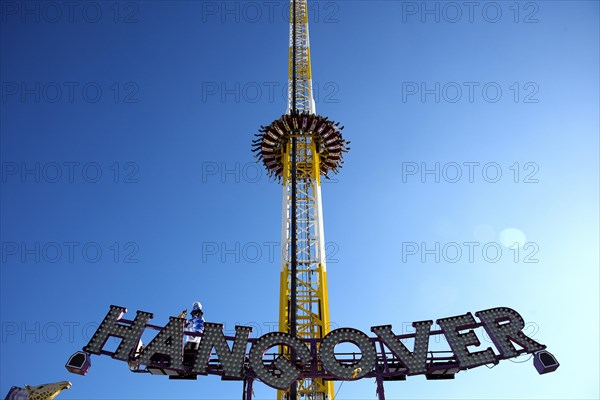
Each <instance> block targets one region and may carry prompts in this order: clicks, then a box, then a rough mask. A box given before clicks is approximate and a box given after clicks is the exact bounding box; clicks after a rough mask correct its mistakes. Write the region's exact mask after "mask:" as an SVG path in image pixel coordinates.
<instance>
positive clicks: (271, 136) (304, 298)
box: [253, 0, 349, 400]
mask: <svg viewBox="0 0 600 400" xmlns="http://www.w3.org/2000/svg"><path fill="white" fill-rule="evenodd" d="M290 3H291V4H290V48H289V85H288V109H287V112H286V114H285V115H283V116H281V118H279V119H277V120H275V121H274V122H272V123H271V124H270V125H268V126H263V127H261V130H260V133H259V134H257V135H256V136H257V139H256V140H254V142H253V143H254V149H253V151H254V152H255V153H256V157H257V158H258V159H259V160H261V161H262V162H263V164H264V166H265V167H266V169H267V171H268V172H269V174H270V175H272V176H275V177H277V178H278V180H279V181H280V182H281V183H282V184H283V218H282V219H283V226H282V259H281V277H280V279H281V281H280V300H279V330H280V331H281V332H289V333H291V334H292V335H296V336H298V337H299V338H303V339H322V338H323V337H324V336H325V335H326V334H327V333H328V332H329V331H330V321H329V301H328V291H327V269H326V265H325V238H324V233H323V206H322V203H321V178H322V177H325V178H327V176H328V175H329V174H330V173H337V171H338V169H339V168H341V164H342V162H343V161H342V157H343V154H344V153H345V152H347V151H348V147H347V145H348V143H349V142H346V141H345V140H344V139H343V138H342V135H341V130H342V129H343V127H339V123H337V124H336V123H334V122H333V121H331V120H329V119H328V118H325V117H322V116H319V115H316V107H315V101H314V98H313V88H312V72H311V57H310V40H309V33H308V5H307V2H306V0H292V1H291V2H290ZM286 356H287V357H290V358H294V357H295V355H294V354H290V353H289V352H286ZM333 396H334V393H333V382H331V381H324V380H323V379H302V380H299V381H298V382H297V384H295V385H292V387H291V388H290V390H289V391H279V392H278V395H277V397H278V399H293V400H295V399H296V398H299V397H301V398H304V399H310V400H332V399H333Z"/></svg>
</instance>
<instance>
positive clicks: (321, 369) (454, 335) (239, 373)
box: [83, 306, 546, 390]
mask: <svg viewBox="0 0 600 400" xmlns="http://www.w3.org/2000/svg"><path fill="white" fill-rule="evenodd" d="M126 312H127V310H126V309H125V308H124V307H118V306H111V307H110V311H109V312H108V314H107V315H106V317H105V318H104V320H103V321H102V323H101V324H100V326H99V327H98V330H97V331H96V332H95V333H94V335H93V337H92V338H91V340H90V341H89V343H88V344H87V345H86V346H85V347H84V348H83V351H84V352H86V353H87V354H98V355H99V354H104V355H109V356H111V357H112V358H114V359H117V360H122V361H126V362H128V363H129V364H130V366H131V365H135V366H136V368H137V370H138V371H140V372H152V371H161V372H162V374H164V375H171V376H177V375H182V376H196V375H208V374H215V375H220V376H221V378H222V379H228V380H232V379H233V380H236V379H239V380H242V379H259V380H260V381H262V382H264V383H265V384H267V385H269V386H271V387H273V388H277V389H284V390H285V389H287V388H289V387H290V385H292V384H293V383H294V382H295V381H296V380H298V379H302V378H323V379H330V380H356V379H361V378H365V377H376V376H380V375H381V374H384V375H387V376H388V377H389V376H400V375H403V376H410V375H420V374H431V373H435V370H436V368H439V364H440V363H436V362H434V361H435V360H434V359H432V357H431V356H430V354H431V352H430V349H429V343H430V339H431V337H432V336H435V335H443V337H444V338H445V339H446V342H447V343H448V345H449V347H450V348H449V349H448V351H447V352H448V353H449V354H450V356H449V357H445V358H444V359H445V360H446V361H445V362H444V363H443V365H444V368H450V369H452V370H455V371H460V370H465V369H469V368H474V367H477V366H481V365H486V364H497V363H498V362H499V361H500V360H504V359H508V358H512V357H516V356H519V355H521V354H525V353H529V354H533V353H537V352H540V351H542V350H544V349H545V348H546V346H544V345H542V344H540V343H538V342H537V341H535V340H533V339H532V338H530V337H528V336H527V335H526V334H525V333H524V332H523V329H524V328H525V322H524V320H523V318H522V317H521V315H519V313H517V312H516V311H515V310H513V309H510V308H506V307H500V308H492V309H488V310H483V311H478V312H476V313H475V315H473V314H471V313H467V314H464V315H458V316H453V317H448V318H441V319H438V320H437V321H436V323H437V325H439V327H440V328H441V329H439V330H432V326H433V321H431V320H428V321H417V322H413V323H412V326H413V327H414V330H415V332H414V333H411V334H403V335H397V334H396V333H395V332H394V329H393V327H392V326H391V325H382V326H374V327H372V328H371V332H370V333H369V334H367V333H365V332H362V331H360V330H357V329H353V328H340V329H335V330H333V331H331V332H329V333H327V335H325V336H324V337H323V338H322V339H303V338H299V337H296V336H292V335H290V334H289V333H286V332H272V333H268V334H266V335H263V336H261V337H259V338H250V333H251V331H252V328H250V327H247V326H236V328H235V336H234V337H228V336H225V334H224V333H223V325H221V324H215V323H206V324H205V330H204V333H203V334H198V333H195V332H187V331H185V329H184V327H185V319H183V318H175V317H171V318H170V321H169V323H168V324H167V325H166V326H164V327H160V326H155V325H150V324H148V322H149V321H150V320H151V319H152V318H153V315H152V314H151V313H148V312H144V311H138V312H137V315H136V316H135V318H134V319H133V320H127V319H123V318H122V317H123V315H124V314H125V313H126ZM477 328H483V329H484V330H485V331H486V333H487V334H488V335H489V337H490V338H491V340H492V343H493V344H494V347H493V348H492V347H488V348H481V347H480V346H481V342H480V340H479V338H478V336H477V334H476V332H475V329H477ZM146 329H154V330H157V331H158V333H157V334H156V335H155V336H154V338H153V339H152V340H151V341H150V342H149V343H147V344H146V345H141V337H142V334H143V333H144V331H145V330H146ZM186 335H191V336H194V335H196V336H200V337H201V340H200V344H199V345H198V346H197V348H194V349H189V348H188V347H186V346H185V339H184V338H185V336H186ZM110 337H117V338H120V339H121V341H120V343H119V346H118V347H117V349H116V350H115V351H114V352H111V351H107V350H104V349H103V347H104V345H105V343H106V341H107V340H108V339H109V338H110ZM405 339H410V340H409V342H410V343H411V344H410V345H407V343H406V342H407V341H406V340H405ZM340 343H352V344H354V345H355V346H356V347H357V348H358V349H359V352H360V355H359V357H352V358H351V359H348V357H346V358H345V357H344V355H343V354H342V353H339V354H338V353H336V351H335V348H336V346H337V345H338V344H340ZM516 345H518V346H519V348H517V347H516ZM475 348H477V349H475ZM290 354H294V358H293V359H292V358H291V357H290ZM389 365H394V366H395V368H393V369H391V368H390V367H389Z"/></svg>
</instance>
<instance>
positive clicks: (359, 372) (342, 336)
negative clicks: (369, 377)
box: [319, 328, 377, 379]
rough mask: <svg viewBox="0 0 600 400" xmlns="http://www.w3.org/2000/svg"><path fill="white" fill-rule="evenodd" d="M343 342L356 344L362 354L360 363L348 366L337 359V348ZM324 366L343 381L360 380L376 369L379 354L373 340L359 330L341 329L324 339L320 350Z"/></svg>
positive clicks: (330, 333)
mask: <svg viewBox="0 0 600 400" xmlns="http://www.w3.org/2000/svg"><path fill="white" fill-rule="evenodd" d="M343 342H350V343H353V344H355V345H356V346H357V347H358V348H359V349H360V352H361V354H362V357H361V359H360V361H359V362H357V363H354V364H346V363H342V362H340V361H338V359H337V358H336V357H335V346H337V345H338V344H340V343H343ZM319 353H320V355H321V360H322V361H323V366H324V367H325V369H326V370H327V371H329V372H330V373H332V374H333V375H335V376H337V377H338V378H342V379H360V378H362V377H363V376H365V375H366V374H368V373H369V372H371V370H372V369H373V368H374V367H375V361H376V359H377V353H376V351H375V347H374V346H373V343H371V339H369V337H368V336H367V335H365V334H364V333H362V332H361V331H359V330H356V329H351V328H340V329H336V330H334V331H331V332H329V333H328V334H327V336H325V337H324V338H323V341H322V342H321V349H320V350H319Z"/></svg>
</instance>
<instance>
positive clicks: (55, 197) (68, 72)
mask: <svg viewBox="0 0 600 400" xmlns="http://www.w3.org/2000/svg"><path fill="white" fill-rule="evenodd" d="M74 4H75V5H73V6H68V5H66V4H64V3H63V2H56V3H45V2H35V1H33V2H28V5H27V9H23V7H24V3H22V2H14V1H3V2H2V3H0V6H1V7H2V8H1V9H0V11H1V12H2V14H1V16H0V18H1V20H0V22H1V27H0V34H1V38H0V44H1V60H0V67H1V71H0V73H1V76H0V78H1V82H2V93H1V95H2V98H1V99H0V101H1V103H0V104H1V107H2V111H1V114H0V118H1V120H0V127H1V142H0V143H1V147H2V148H1V156H2V191H1V201H2V209H1V215H0V216H1V224H2V225H1V227H2V231H1V233H2V238H1V241H2V267H1V269H0V276H1V305H0V309H1V321H2V338H1V342H0V344H1V351H0V354H1V355H0V370H1V372H0V396H4V395H5V393H6V392H7V391H8V389H9V388H10V386H12V385H23V384H25V383H27V384H31V385H37V384H40V383H45V382H51V381H56V380H65V379H66V380H70V381H72V382H73V385H74V386H73V387H72V388H71V389H70V390H69V391H67V392H65V393H63V395H62V396H61V397H60V398H64V399H78V400H86V399H87V400H91V399H234V398H239V397H240V396H241V387H240V385H239V384H238V383H231V382H220V381H219V380H218V379H216V378H214V377H203V378H200V379H199V380H198V381H195V382H173V381H167V380H166V379H161V378H159V377H152V376H145V375H144V376H139V375H133V374H131V373H129V372H128V370H127V366H126V364H124V363H121V362H117V361H114V360H111V359H110V358H107V357H95V358H94V359H93V360H92V361H93V366H92V369H91V370H90V373H89V374H88V376H86V377H80V376H75V375H72V374H69V373H68V372H67V371H66V370H65V369H64V364H65V362H66V360H67V358H68V357H69V355H70V354H72V353H73V352H74V351H76V350H78V349H80V348H81V347H82V346H84V345H85V344H86V343H87V341H88V339H89V335H91V333H92V332H93V331H94V328H95V326H96V325H95V324H98V323H99V322H100V321H101V320H102V318H103V317H104V315H105V314H106V312H107V311H108V307H109V305H111V304H116V305H122V306H126V307H127V308H128V309H129V311H130V312H135V310H145V311H150V312H153V313H154V314H155V319H154V320H153V322H154V323H157V324H164V323H165V322H166V321H167V320H168V317H169V316H170V315H175V314H177V313H179V312H180V311H181V310H182V309H184V308H189V307H191V303H192V302H193V301H194V300H200V301H201V302H202V303H203V304H204V308H205V317H206V318H207V320H209V321H213V322H222V323H225V324H226V327H227V328H228V329H232V328H233V326H234V325H235V324H236V323H237V324H252V325H253V326H255V327H257V329H256V331H257V333H258V334H261V333H266V332H267V331H268V330H269V327H270V326H272V324H273V323H274V322H276V321H277V306H278V278H279V257H278V255H277V252H278V249H277V248H273V245H272V244H273V243H276V242H278V241H279V240H280V235H281V233H280V229H281V188H280V187H279V186H278V185H277V184H275V183H272V182H269V181H268V179H266V177H265V176H264V173H263V174H262V175H261V176H258V177H257V176H256V173H257V171H258V170H257V169H256V166H255V165H254V164H253V161H254V160H253V158H252V157H251V155H252V154H251V152H250V147H251V146H250V141H251V140H252V135H253V133H255V132H256V129H257V128H258V127H259V126H260V125H264V124H265V123H269V122H270V121H272V120H273V119H275V118H276V117H278V116H279V115H281V114H282V113H283V112H284V111H285V107H286V100H285V96H284V95H283V91H284V90H285V85H286V79H287V77H286V71H287V45H288V25H287V21H286V19H285V18H284V17H283V15H282V10H284V9H285V8H286V7H287V5H286V2H282V3H268V2H234V1H228V2H211V1H206V2H200V1H176V2H167V1H132V2H120V3H117V6H116V7H115V5H114V3H113V2H104V1H102V2H96V3H94V2H92V3H89V2H84V1H82V2H74ZM515 4H516V5H515ZM313 7H314V9H315V10H316V11H315V12H314V13H313V14H312V17H311V41H312V55H313V72H314V79H315V85H316V87H318V90H319V93H318V94H319V95H318V98H317V109H318V112H319V113H321V114H323V115H327V116H330V117H331V118H332V119H334V120H336V121H338V120H339V121H342V122H343V124H344V125H345V126H346V129H345V131H344V133H345V135H346V137H347V138H348V139H349V140H351V141H352V145H351V147H352V150H351V152H350V153H349V155H348V156H347V158H346V164H345V168H344V169H343V170H342V173H341V175H340V176H339V177H337V178H336V181H334V182H329V183H326V184H324V185H323V199H324V200H323V205H324V212H325V235H326V240H327V242H328V246H327V248H328V250H329V253H330V256H329V264H328V271H329V283H330V287H329V294H330V308H331V316H332V321H333V323H334V324H335V326H339V327H342V326H350V327H355V328H359V329H362V330H364V331H367V332H368V328H369V327H370V326H374V325H381V324H392V325H393V326H394V329H395V330H397V331H403V330H405V329H406V327H405V325H406V323H408V322H411V321H418V320H424V319H434V320H435V319H436V318H442V317H446V316H452V315H459V314H463V313H465V312H467V311H471V312H475V311H478V310H482V309H485V308H490V307H496V306H508V307H512V308H514V309H516V310H518V311H519V312H520V313H521V314H522V315H523V317H524V318H525V320H526V321H527V323H528V327H527V329H528V333H530V334H531V335H532V336H533V337H534V338H535V339H537V340H539V341H540V342H542V343H544V344H546V345H547V346H548V349H549V350H550V351H551V352H552V353H554V354H555V355H556V356H557V358H558V359H559V361H560V362H561V367H560V368H559V369H558V371H557V372H556V373H554V374H549V375H545V376H539V375H538V374H537V372H536V371H535V369H534V368H533V366H532V365H531V361H527V362H524V363H513V362H511V361H504V362H502V363H500V365H498V366H497V367H495V368H493V369H491V370H490V369H487V368H485V367H482V368H478V369H475V370H472V371H468V372H462V373H459V374H458V375H457V376H456V380H454V381H441V382H428V381H426V380H425V379H424V378H423V377H413V378H409V379H408V380H407V381H406V382H397V383H390V384H387V385H386V393H387V395H388V398H392V399H405V398H420V399H434V398H435V399H437V398H450V399H466V398H473V399H533V398H535V399H549V398H552V399H573V398H577V399H597V398H598V397H599V395H600V393H599V388H598V375H599V369H598V359H599V349H598V333H599V332H598V322H599V321H598V318H599V317H598V316H599V309H598V304H599V298H598V290H599V286H598V285H599V276H598V271H599V261H598V242H599V237H598V236H599V232H598V229H599V228H598V220H599V215H598V204H599V198H598V179H599V177H598V170H599V165H598V149H599V144H598V136H599V134H598V133H599V126H598V123H599V121H598V109H599V100H598V92H599V90H598V88H599V82H598V71H599V69H600V68H599V60H598V51H599V50H598V49H599V43H598V41H599V39H598V38H599V30H598V29H599V27H598V25H599V20H600V19H599V8H598V2H596V1H564V2H562V1H537V2H535V1H534V2H521V3H514V2H512V1H511V2H479V3H477V4H476V5H474V6H473V7H474V8H473V9H471V10H470V9H469V8H468V7H467V6H465V5H463V3H462V2H456V3H445V2H441V3H436V2H429V3H425V5H423V3H421V2H400V1H381V2H378V1H340V2H320V3H315V4H314V5H313ZM425 7H426V8H425ZM428 10H429V11H431V10H433V11H431V12H433V14H432V13H429V11H428ZM423 90H425V91H426V92H425V93H424V92H423ZM471 90H472V92H471ZM498 90H500V91H501V95H499V94H498V93H499V92H498ZM436 97H437V99H436ZM474 163H478V164H474ZM436 165H439V167H438V168H439V177H438V178H439V182H436V176H435V172H433V173H429V174H425V175H424V176H421V172H422V170H423V169H427V170H434V171H435V169H436ZM457 165H458V167H460V171H461V173H462V175H461V176H460V177H457V176H456V172H457ZM415 167H416V168H418V171H415V174H414V175H412V174H409V172H411V171H414V168H415ZM484 167H485V169H484ZM469 168H473V172H474V173H473V175H472V179H470V177H469ZM498 171H499V172H501V174H502V175H501V176H500V177H498V178H496V174H497V172H498ZM517 172H518V173H517ZM98 174H101V175H98ZM454 181H456V182H454ZM515 181H516V182H515ZM515 241H517V242H519V243H521V247H515V246H512V243H513V242H515ZM465 243H476V245H473V246H474V253H473V258H472V259H469V254H468V253H469V252H468V247H467V245H465ZM436 245H437V246H439V251H436V250H435V249H436ZM484 246H486V247H485V248H486V253H482V249H483V248H484ZM507 246H509V247H510V246H512V249H511V248H509V247H507ZM428 249H429V250H430V249H433V254H430V253H427V252H426V251H424V250H428ZM457 249H460V251H461V252H462V254H460V255H459V254H458V253H456V251H457ZM498 249H500V250H501V255H500V256H499V257H496V256H495V253H494V252H495V251H497V250H498ZM98 252H101V253H98ZM272 253H275V255H273V254H272ZM413 253H416V254H413ZM436 256H439V262H436V260H435V257H436ZM422 257H424V258H425V259H424V262H423V260H422ZM452 261H455V262H452ZM493 261H495V262H493ZM534 261H537V262H534ZM483 344H484V345H485V346H489V345H490V343H489V342H487V341H485V340H483ZM517 361H525V360H521V359H519V360H517ZM336 387H337V386H336ZM374 393H375V384H374V382H373V381H370V380H364V381H359V382H353V383H345V384H344V385H343V386H342V387H341V389H340V390H339V394H338V398H339V399H367V398H369V399H372V398H374V397H375V394H374ZM256 395H257V397H258V398H261V399H262V398H273V396H274V391H272V390H271V389H268V388H267V387H266V386H264V385H262V384H258V385H257V388H256Z"/></svg>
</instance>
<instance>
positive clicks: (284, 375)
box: [250, 332, 311, 390]
mask: <svg viewBox="0 0 600 400" xmlns="http://www.w3.org/2000/svg"><path fill="white" fill-rule="evenodd" d="M277 345H282V346H289V347H291V348H292V350H294V351H295V352H296V355H297V357H298V358H299V359H300V361H301V362H303V363H304V364H305V363H308V362H309V361H310V359H311V357H310V351H309V350H308V349H307V348H306V346H305V345H304V343H302V342H301V341H300V339H298V338H296V337H294V336H292V335H290V334H288V333H283V332H272V333H267V334H266V335H264V336H261V337H260V338H259V339H258V340H257V341H256V342H254V344H253V345H252V349H250V366H251V367H252V370H253V371H254V373H255V374H256V376H258V378H259V379H260V380H261V381H262V382H264V383H265V384H267V385H269V386H271V387H274V388H275V389H282V390H285V389H288V388H289V387H290V385H291V384H292V383H294V382H295V381H296V379H298V377H299V376H300V371H298V369H297V368H296V367H295V366H294V365H293V364H292V363H291V362H290V361H288V360H287V359H285V358H284V357H283V356H280V357H278V358H277V359H276V360H275V362H274V363H273V366H274V367H275V369H277V370H278V372H279V373H278V374H275V371H273V370H272V369H270V368H269V369H268V368H267V367H266V366H265V364H264V363H263V355H264V354H265V352H266V351H267V350H269V349H270V348H271V347H273V346H277Z"/></svg>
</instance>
